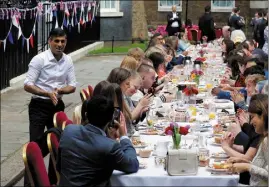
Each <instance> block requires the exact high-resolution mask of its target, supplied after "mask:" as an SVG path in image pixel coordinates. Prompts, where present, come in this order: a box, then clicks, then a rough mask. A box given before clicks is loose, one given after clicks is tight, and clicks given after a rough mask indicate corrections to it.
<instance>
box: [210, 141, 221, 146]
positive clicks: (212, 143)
mask: <svg viewBox="0 0 269 187" xmlns="http://www.w3.org/2000/svg"><path fill="white" fill-rule="evenodd" d="M211 145H215V146H221V144H220V143H215V142H211Z"/></svg>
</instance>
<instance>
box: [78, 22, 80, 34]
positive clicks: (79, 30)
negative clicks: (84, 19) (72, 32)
mask: <svg viewBox="0 0 269 187" xmlns="http://www.w3.org/2000/svg"><path fill="white" fill-rule="evenodd" d="M78 33H80V24H78Z"/></svg>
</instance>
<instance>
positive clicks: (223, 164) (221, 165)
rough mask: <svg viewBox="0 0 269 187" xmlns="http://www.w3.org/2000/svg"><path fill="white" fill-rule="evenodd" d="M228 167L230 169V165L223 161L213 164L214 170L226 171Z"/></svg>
mask: <svg viewBox="0 0 269 187" xmlns="http://www.w3.org/2000/svg"><path fill="white" fill-rule="evenodd" d="M229 167H230V164H228V163H226V162H225V161H221V162H214V163H213V168H214V169H228V168H229Z"/></svg>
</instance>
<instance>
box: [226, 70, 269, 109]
mask: <svg viewBox="0 0 269 187" xmlns="http://www.w3.org/2000/svg"><path fill="white" fill-rule="evenodd" d="M263 80H265V77H264V75H261V74H254V75H249V76H247V78H246V80H245V83H246V91H247V99H246V101H245V98H244V97H243V96H241V98H240V96H237V94H238V93H237V92H232V93H231V97H232V100H233V101H234V102H235V104H236V107H238V108H241V109H243V110H247V109H248V107H247V106H248V105H249V101H250V99H251V97H252V96H253V95H254V94H257V93H261V88H260V87H261V86H262V85H258V82H260V81H263ZM257 85H258V86H259V87H257Z"/></svg>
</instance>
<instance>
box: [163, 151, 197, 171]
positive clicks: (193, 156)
mask: <svg viewBox="0 0 269 187" xmlns="http://www.w3.org/2000/svg"><path fill="white" fill-rule="evenodd" d="M166 170H167V173H168V174H169V175H172V176H173V175H196V174H197V172H198V150H197V149H171V150H168V153H167V156H166Z"/></svg>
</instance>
